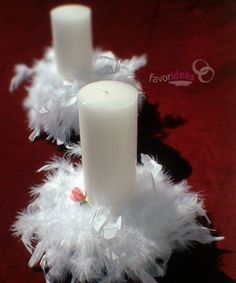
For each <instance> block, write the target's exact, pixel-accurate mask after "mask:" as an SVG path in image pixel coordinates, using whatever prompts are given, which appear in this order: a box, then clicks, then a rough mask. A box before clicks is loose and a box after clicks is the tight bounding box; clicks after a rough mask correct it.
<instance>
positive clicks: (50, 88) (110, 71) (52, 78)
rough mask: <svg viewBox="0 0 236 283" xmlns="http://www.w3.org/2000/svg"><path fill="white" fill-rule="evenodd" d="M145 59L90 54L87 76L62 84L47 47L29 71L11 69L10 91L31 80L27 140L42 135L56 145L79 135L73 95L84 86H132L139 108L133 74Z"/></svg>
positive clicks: (24, 66) (22, 68)
mask: <svg viewBox="0 0 236 283" xmlns="http://www.w3.org/2000/svg"><path fill="white" fill-rule="evenodd" d="M146 61H147V60H146V56H145V55H143V56H140V57H136V56H134V57H132V58H131V59H130V60H120V59H118V58H116V57H115V55H114V54H113V53H112V52H110V51H109V52H102V51H100V50H95V51H94V56H93V68H92V71H91V72H90V73H88V74H82V73H81V76H78V78H77V79H76V80H75V81H73V82H69V81H65V80H63V78H62V77H61V76H60V75H59V74H58V72H57V68H56V62H55V54H54V51H53V49H52V48H49V49H48V50H47V52H46V54H45V56H44V58H43V59H42V60H39V61H37V62H36V63H35V64H34V66H33V67H32V68H29V67H27V66H26V65H23V64H20V65H16V67H15V76H14V77H13V79H12V80H11V84H10V92H13V91H14V90H16V89H17V88H18V87H19V85H20V84H21V83H22V82H23V81H24V80H26V79H28V78H32V83H31V85H30V86H29V87H28V88H27V90H28V96H27V98H26V100H25V102H24V106H25V108H26V110H27V112H28V120H29V128H30V129H31V130H32V133H31V135H30V136H29V139H30V140H31V141H34V140H35V139H36V138H37V137H38V136H39V135H40V133H42V132H44V133H46V135H47V138H48V139H53V141H56V142H57V144H58V145H60V144H67V143H69V142H70V137H71V134H72V133H73V132H74V133H75V134H79V121H78V107H77V93H78V91H79V90H80V88H81V87H83V86H84V85H86V84H88V83H90V82H93V81H100V80H118V81H122V82H126V83H129V84H132V85H133V86H135V87H136V88H137V89H138V91H139V93H140V95H139V106H141V104H142V99H143V94H142V88H141V85H140V83H139V82H138V81H137V80H136V79H135V72H136V70H138V69H139V68H141V67H142V66H144V65H145V64H146Z"/></svg>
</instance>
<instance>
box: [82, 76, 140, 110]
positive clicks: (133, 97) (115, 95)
mask: <svg viewBox="0 0 236 283" xmlns="http://www.w3.org/2000/svg"><path fill="white" fill-rule="evenodd" d="M78 99H79V102H80V103H81V104H83V105H85V106H86V107H89V108H94V109H97V110H100V109H101V110H113V109H119V108H125V107H127V106H129V105H131V104H134V103H137V99H138V91H137V90H136V88H135V87H133V86H132V85H130V84H127V83H123V82H120V81H98V82H93V83H90V84H87V85H86V86H84V87H83V88H82V89H81V90H80V91H79V93H78Z"/></svg>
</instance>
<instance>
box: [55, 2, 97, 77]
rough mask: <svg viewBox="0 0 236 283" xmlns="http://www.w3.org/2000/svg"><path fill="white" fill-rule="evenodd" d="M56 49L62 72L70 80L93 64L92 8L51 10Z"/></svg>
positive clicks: (58, 65) (77, 7) (71, 6)
mask: <svg viewBox="0 0 236 283" xmlns="http://www.w3.org/2000/svg"><path fill="white" fill-rule="evenodd" d="M51 25H52V36H53V47H54V50H55V54H56V63H57V68H58V71H59V73H60V74H61V75H62V76H63V77H64V78H65V79H68V80H71V79H74V78H76V76H78V75H80V74H81V73H84V72H87V71H89V70H90V69H91V65H92V56H93V48H92V31H91V9H90V8H88V7H86V6H82V5H64V6H59V7H57V8H54V9H53V10H52V11H51Z"/></svg>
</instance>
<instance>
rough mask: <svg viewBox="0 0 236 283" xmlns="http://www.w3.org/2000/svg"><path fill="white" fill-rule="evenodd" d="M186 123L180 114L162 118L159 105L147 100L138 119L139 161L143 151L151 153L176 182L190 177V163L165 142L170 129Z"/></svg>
mask: <svg viewBox="0 0 236 283" xmlns="http://www.w3.org/2000/svg"><path fill="white" fill-rule="evenodd" d="M185 123H186V121H185V120H184V119H183V118H182V117H180V116H178V115H177V116H176V115H167V116H165V117H163V118H162V117H161V115H160V112H159V106H158V105H157V104H149V103H148V102H147V101H146V102H145V103H144V105H143V109H142V111H141V113H140V115H139V119H138V125H139V126H138V162H139V163H140V162H141V153H144V154H149V155H151V156H153V157H154V158H155V159H157V160H158V162H159V163H161V164H162V166H163V168H164V171H165V172H166V173H168V174H169V175H170V177H171V178H172V180H173V181H174V182H179V181H181V180H183V179H186V178H187V177H189V176H190V175H191V173H192V167H191V165H190V163H189V162H188V161H187V160H186V159H184V158H183V157H181V155H180V153H179V152H178V151H177V150H176V149H174V148H173V147H171V146H169V145H167V144H165V143H164V139H165V138H166V137H167V136H168V134H169V130H171V129H174V128H177V127H179V126H181V125H183V124H185Z"/></svg>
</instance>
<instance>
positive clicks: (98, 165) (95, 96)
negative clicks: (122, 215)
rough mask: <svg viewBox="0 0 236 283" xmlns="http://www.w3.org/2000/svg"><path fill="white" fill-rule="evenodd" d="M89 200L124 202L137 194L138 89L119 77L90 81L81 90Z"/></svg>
mask: <svg viewBox="0 0 236 283" xmlns="http://www.w3.org/2000/svg"><path fill="white" fill-rule="evenodd" d="M78 101H79V124H80V138H81V149H82V163H83V169H84V179H85V190H86V193H87V196H88V200H89V202H91V203H95V204H110V205H111V206H117V205H120V204H121V203H122V202H123V201H125V200H129V199H131V198H133V197H134V196H135V190H136V156H137V105H138V93H137V90H136V89H135V88H134V87H133V86H131V85H129V84H126V83H123V82H118V81H99V82H94V83H91V84H88V85H86V86H85V87H83V88H82V89H81V90H80V91H79V94H78Z"/></svg>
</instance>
